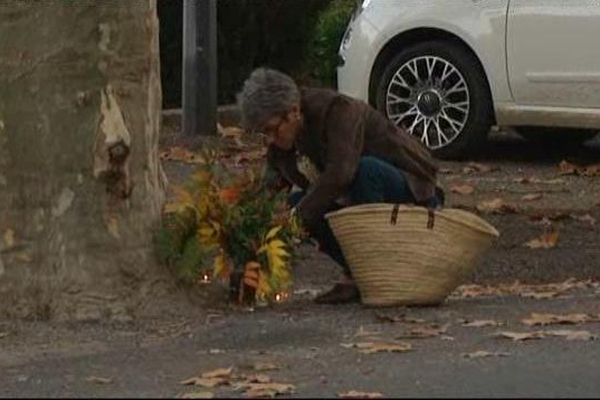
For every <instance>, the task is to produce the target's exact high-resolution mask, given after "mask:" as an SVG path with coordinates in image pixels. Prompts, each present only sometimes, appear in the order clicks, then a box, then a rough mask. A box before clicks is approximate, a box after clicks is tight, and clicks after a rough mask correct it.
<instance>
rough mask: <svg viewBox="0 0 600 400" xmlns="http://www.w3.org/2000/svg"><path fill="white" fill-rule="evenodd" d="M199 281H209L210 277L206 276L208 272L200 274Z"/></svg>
mask: <svg viewBox="0 0 600 400" xmlns="http://www.w3.org/2000/svg"><path fill="white" fill-rule="evenodd" d="M201 281H202V283H210V277H209V276H208V274H204V275H202V278H201Z"/></svg>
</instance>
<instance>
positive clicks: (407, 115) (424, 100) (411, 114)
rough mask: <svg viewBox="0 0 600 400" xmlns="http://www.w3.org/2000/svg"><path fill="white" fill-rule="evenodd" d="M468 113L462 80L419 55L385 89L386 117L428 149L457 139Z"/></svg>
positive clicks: (452, 70)
mask: <svg viewBox="0 0 600 400" xmlns="http://www.w3.org/2000/svg"><path fill="white" fill-rule="evenodd" d="M469 111H470V95H469V87H468V86H467V82H466V81H465V78H464V77H463V75H462V74H461V73H460V71H459V70H458V69H457V68H456V67H455V66H454V65H452V64H451V63H449V62H448V61H446V60H444V59H442V58H440V57H435V56H422V57H416V58H413V59H411V60H409V61H407V62H406V63H404V64H403V65H402V66H401V67H400V68H399V69H398V71H397V72H396V73H395V74H394V76H393V77H392V80H391V81H390V83H389V85H388V88H387V92H386V112H387V116H388V118H389V119H390V120H392V121H393V122H394V124H396V125H397V126H401V127H404V128H405V129H406V130H407V131H408V132H409V133H410V134H412V135H414V136H416V137H418V138H419V139H420V140H421V141H422V142H423V143H424V144H425V145H426V146H427V147H428V148H430V149H432V150H436V149H440V148H442V147H445V146H448V145H449V144H450V143H452V142H453V141H454V140H455V139H456V138H457V137H459V136H460V134H461V133H462V131H463V129H464V127H465V125H466V123H467V118H468V117H469Z"/></svg>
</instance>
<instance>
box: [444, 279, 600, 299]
mask: <svg viewBox="0 0 600 400" xmlns="http://www.w3.org/2000/svg"><path fill="white" fill-rule="evenodd" d="M599 287H600V282H594V281H591V280H586V281H578V280H576V279H574V278H569V279H567V280H566V281H564V282H559V283H546V284H541V285H526V284H522V283H520V282H518V281H516V282H514V283H504V284H500V285H498V286H481V285H474V284H470V285H461V286H459V287H458V288H456V290H455V291H454V292H453V293H452V297H454V298H470V297H481V296H504V295H517V296H521V297H534V296H536V297H539V298H550V297H556V296H558V295H562V294H565V293H566V292H569V291H572V290H581V289H589V288H599Z"/></svg>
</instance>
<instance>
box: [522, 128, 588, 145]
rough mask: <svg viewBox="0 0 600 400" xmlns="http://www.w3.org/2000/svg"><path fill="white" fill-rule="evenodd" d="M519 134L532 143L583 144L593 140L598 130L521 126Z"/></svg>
mask: <svg viewBox="0 0 600 400" xmlns="http://www.w3.org/2000/svg"><path fill="white" fill-rule="evenodd" d="M515 130H516V131H517V133H518V134H519V135H520V136H522V137H523V138H525V139H526V140H529V141H531V142H538V143H540V142H544V143H546V142H548V143H549V142H553V143H556V144H581V143H583V142H586V141H588V140H590V139H593V138H594V137H595V136H596V135H597V134H598V130H592V129H574V128H546V127H541V126H520V127H517V128H515Z"/></svg>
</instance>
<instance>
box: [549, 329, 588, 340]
mask: <svg viewBox="0 0 600 400" xmlns="http://www.w3.org/2000/svg"><path fill="white" fill-rule="evenodd" d="M544 333H545V334H546V335H548V336H559V337H564V338H565V339H567V340H584V341H589V340H596V339H598V336H596V335H594V334H592V333H591V332H589V331H572V330H568V329H563V330H555V331H545V332H544Z"/></svg>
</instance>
